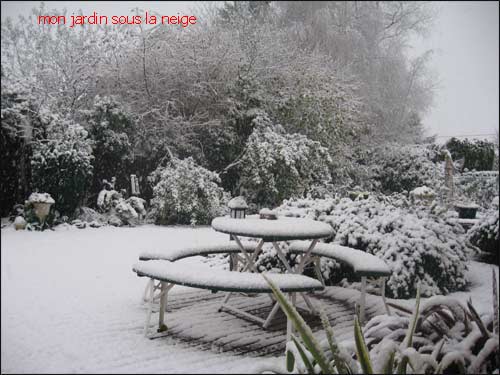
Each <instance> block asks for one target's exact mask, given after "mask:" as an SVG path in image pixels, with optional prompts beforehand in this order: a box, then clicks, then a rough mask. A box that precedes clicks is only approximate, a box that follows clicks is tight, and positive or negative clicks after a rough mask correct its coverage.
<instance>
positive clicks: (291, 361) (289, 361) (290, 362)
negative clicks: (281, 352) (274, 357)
mask: <svg viewBox="0 0 500 375" xmlns="http://www.w3.org/2000/svg"><path fill="white" fill-rule="evenodd" d="M294 366H295V356H294V355H293V353H292V351H291V350H287V351H286V370H287V371H288V372H292V371H293V367H294Z"/></svg>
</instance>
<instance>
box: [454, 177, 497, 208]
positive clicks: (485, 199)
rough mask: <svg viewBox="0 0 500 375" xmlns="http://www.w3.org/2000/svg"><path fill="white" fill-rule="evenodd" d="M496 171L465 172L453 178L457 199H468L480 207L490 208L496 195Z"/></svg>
mask: <svg viewBox="0 0 500 375" xmlns="http://www.w3.org/2000/svg"><path fill="white" fill-rule="evenodd" d="M498 177H499V175H498V171H483V172H466V173H462V174H461V175H457V176H456V177H455V179H454V181H455V186H456V195H457V199H461V200H465V199H466V200H470V201H472V202H474V203H476V204H478V205H479V206H481V207H482V208H485V209H489V208H491V206H492V205H491V203H492V201H493V198H494V197H495V196H497V195H498Z"/></svg>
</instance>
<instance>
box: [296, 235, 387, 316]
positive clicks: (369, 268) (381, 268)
mask: <svg viewBox="0 0 500 375" xmlns="http://www.w3.org/2000/svg"><path fill="white" fill-rule="evenodd" d="M309 246H310V244H309V242H307V241H295V242H292V243H291V245H290V248H289V252H290V253H292V254H303V253H305V252H306V251H307V250H308V248H309ZM320 257H325V258H330V259H334V260H336V261H339V262H341V263H344V264H346V265H348V266H350V267H351V268H352V269H353V270H354V273H355V274H356V275H358V276H361V299H360V310H361V311H360V321H361V322H363V321H364V317H365V304H366V303H365V301H366V278H367V277H381V278H382V283H381V295H382V298H383V299H384V303H385V279H386V278H387V277H388V276H390V275H391V269H390V268H389V266H388V265H387V264H386V263H385V262H384V261H383V260H382V259H380V258H378V257H376V256H375V255H372V254H369V253H366V252H364V251H361V250H357V249H353V248H350V247H346V246H341V245H337V244H333V243H318V244H317V245H316V246H315V247H314V249H313V250H312V253H311V261H310V262H309V263H311V262H313V263H314V267H315V270H316V274H317V275H318V277H319V278H320V280H321V283H322V284H323V285H325V282H324V280H323V278H322V276H321V269H320V265H319V258H320Z"/></svg>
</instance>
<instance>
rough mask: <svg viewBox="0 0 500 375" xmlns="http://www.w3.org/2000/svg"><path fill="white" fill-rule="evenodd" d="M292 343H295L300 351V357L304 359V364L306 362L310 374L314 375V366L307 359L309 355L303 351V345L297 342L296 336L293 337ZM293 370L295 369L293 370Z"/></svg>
mask: <svg viewBox="0 0 500 375" xmlns="http://www.w3.org/2000/svg"><path fill="white" fill-rule="evenodd" d="M292 341H293V342H294V343H295V346H296V347H297V350H298V351H299V354H300V357H301V358H302V362H304V364H305V365H306V367H307V371H308V372H309V374H314V366H313V364H312V363H311V361H309V358H307V354H306V353H305V352H304V349H302V345H301V344H300V343H299V342H298V341H297V339H296V338H295V336H292ZM292 370H293V368H292ZM290 371H291V370H290Z"/></svg>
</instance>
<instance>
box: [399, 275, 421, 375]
mask: <svg viewBox="0 0 500 375" xmlns="http://www.w3.org/2000/svg"><path fill="white" fill-rule="evenodd" d="M419 309H420V284H419V285H418V288H417V298H416V301H415V311H414V312H413V317H412V319H411V323H410V325H409V326H408V331H407V332H406V336H405V339H404V341H403V348H409V347H411V346H412V345H413V335H414V333H415V328H416V326H417V320H418V313H419ZM407 365H408V357H407V356H404V357H403V358H401V360H400V362H399V365H398V369H397V372H398V374H406V366H407Z"/></svg>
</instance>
